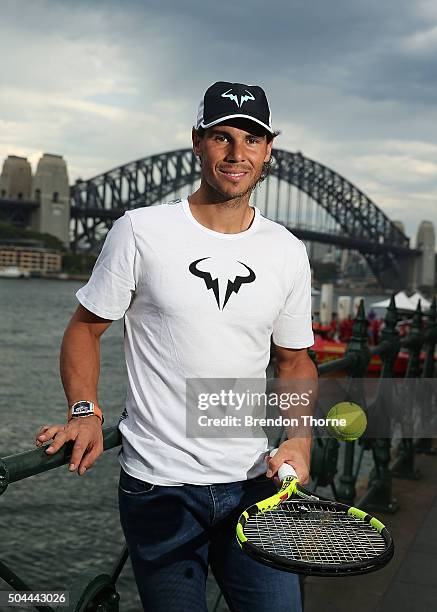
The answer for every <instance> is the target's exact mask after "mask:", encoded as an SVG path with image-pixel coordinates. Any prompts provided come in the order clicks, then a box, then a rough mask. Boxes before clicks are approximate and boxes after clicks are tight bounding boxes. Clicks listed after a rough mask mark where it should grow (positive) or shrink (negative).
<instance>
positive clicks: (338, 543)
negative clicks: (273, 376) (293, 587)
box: [237, 449, 394, 576]
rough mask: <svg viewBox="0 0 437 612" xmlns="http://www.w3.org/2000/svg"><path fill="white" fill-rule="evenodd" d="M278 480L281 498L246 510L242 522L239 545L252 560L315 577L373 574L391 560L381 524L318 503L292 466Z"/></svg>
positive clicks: (347, 508) (342, 508) (341, 507)
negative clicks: (300, 483)
mask: <svg viewBox="0 0 437 612" xmlns="http://www.w3.org/2000/svg"><path fill="white" fill-rule="evenodd" d="M276 451H277V449H275V450H274V451H272V453H271V456H273V454H274V453H275V452H276ZM278 476H279V479H280V481H281V484H282V486H281V489H280V490H279V491H278V493H276V494H275V495H272V496H271V497H268V498H267V499H264V500H263V501H260V502H258V503H256V504H254V505H253V506H250V507H249V508H247V510H245V511H244V512H243V513H242V515H241V516H240V518H239V520H238V524H237V541H238V543H239V544H240V546H241V548H242V549H243V551H244V552H246V553H247V554H248V555H250V556H251V557H253V558H254V559H256V560H257V561H260V562H261V563H264V564H265V565H269V566H271V567H275V568H277V569H280V570H286V571H290V572H294V573H297V574H310V575H314V576H355V575H357V574H364V573H367V572H373V571H376V570H378V569H380V568H382V567H384V566H385V565H386V564H387V563H388V562H389V561H390V559H391V558H392V557H393V552H394V546H393V540H392V537H391V535H390V533H389V532H388V530H387V528H386V527H385V526H384V525H383V524H382V523H381V522H380V521H379V520H378V519H376V518H374V517H372V516H370V514H367V513H366V512H363V510H359V509H358V508H353V507H351V506H347V505H345V504H341V503H338V502H334V501H329V500H321V499H320V498H319V497H316V496H315V495H313V494H312V493H311V492H310V491H307V490H306V489H304V488H302V487H301V486H300V485H299V484H298V478H297V474H296V472H295V471H294V469H293V468H292V466H291V465H289V464H288V463H283V464H282V465H281V467H280V468H279V470H278ZM292 497H294V499H291V498H292Z"/></svg>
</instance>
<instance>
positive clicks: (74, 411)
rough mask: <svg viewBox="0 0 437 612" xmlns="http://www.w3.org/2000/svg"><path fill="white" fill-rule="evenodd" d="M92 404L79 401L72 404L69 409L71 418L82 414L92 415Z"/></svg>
mask: <svg viewBox="0 0 437 612" xmlns="http://www.w3.org/2000/svg"><path fill="white" fill-rule="evenodd" d="M93 413H94V404H93V403H92V402H87V401H80V402H76V403H75V404H73V406H72V407H71V416H82V415H84V414H93Z"/></svg>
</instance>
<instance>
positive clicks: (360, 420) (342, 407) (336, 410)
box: [326, 402, 367, 442]
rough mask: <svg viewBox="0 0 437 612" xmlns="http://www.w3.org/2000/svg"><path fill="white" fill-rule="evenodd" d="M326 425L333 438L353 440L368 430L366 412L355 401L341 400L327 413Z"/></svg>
mask: <svg viewBox="0 0 437 612" xmlns="http://www.w3.org/2000/svg"><path fill="white" fill-rule="evenodd" d="M326 426H327V429H328V432H329V435H330V436H332V437H333V438H336V439H337V440H345V441H347V442H351V441H352V440H356V439H357V438H359V437H360V436H362V435H363V433H364V432H365V431H366V427H367V417H366V413H365V412H364V410H363V409H362V408H361V406H359V405H358V404H355V403H354V402H339V403H338V404H335V406H333V407H332V408H331V409H330V410H329V412H328V414H327V415H326Z"/></svg>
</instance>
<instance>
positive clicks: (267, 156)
mask: <svg viewBox="0 0 437 612" xmlns="http://www.w3.org/2000/svg"><path fill="white" fill-rule="evenodd" d="M274 140H275V136H273V138H272V140H271V141H270V142H268V143H267V153H266V156H265V158H264V162H268V161H270V158H271V156H272V147H273V141H274Z"/></svg>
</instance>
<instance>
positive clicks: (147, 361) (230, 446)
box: [77, 199, 314, 485]
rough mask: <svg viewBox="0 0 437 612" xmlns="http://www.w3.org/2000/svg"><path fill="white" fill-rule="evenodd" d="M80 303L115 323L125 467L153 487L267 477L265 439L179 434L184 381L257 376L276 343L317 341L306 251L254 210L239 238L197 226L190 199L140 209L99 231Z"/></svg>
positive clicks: (183, 427) (299, 345)
mask: <svg viewBox="0 0 437 612" xmlns="http://www.w3.org/2000/svg"><path fill="white" fill-rule="evenodd" d="M77 298H78V300H79V302H80V303H81V304H82V305H83V306H84V307H85V308H86V309H88V310H90V311H91V312H93V313H94V314H96V315H98V316H99V317H102V318H105V319H111V320H116V319H120V318H121V317H123V316H124V323H125V355H126V364H127V373H128V389H127V397H126V406H125V410H124V412H123V414H122V417H121V419H120V422H119V429H120V431H121V433H122V436H123V446H122V450H121V451H120V453H119V462H120V464H121V466H122V467H123V469H124V470H125V471H126V472H127V473H128V474H130V475H131V476H134V477H135V478H139V479H142V480H147V481H149V482H151V483H154V484H158V485H180V484H184V483H191V484H198V485H204V484H214V483H224V482H235V481H241V480H246V479H248V478H253V477H256V476H258V475H259V474H261V473H262V472H264V471H265V469H266V466H265V462H264V459H265V454H266V451H267V440H266V438H245V439H242V438H229V437H226V438H199V437H197V438H190V437H187V435H186V379H187V378H251V379H263V378H265V371H266V368H267V365H268V363H269V356H270V338H271V335H272V334H273V341H274V343H275V344H276V345H278V346H282V347H287V348H304V347H309V346H311V345H312V344H313V343H314V338H313V332H312V326H311V277H310V266H309V262H308V257H307V253H306V249H305V245H304V243H303V242H301V241H300V240H299V239H298V238H296V237H295V236H294V235H293V234H292V233H290V232H289V231H288V230H287V229H285V228H284V227H283V226H282V225H279V224H277V223H274V222H273V221H270V220H268V219H266V218H265V217H263V216H262V215H261V213H260V211H259V210H258V209H256V208H255V217H254V220H253V223H252V225H251V226H250V228H249V229H247V230H246V231H244V232H240V233H237V234H223V233H220V232H216V231H213V230H211V229H208V228H206V227H204V226H203V225H201V224H200V223H199V222H198V221H196V219H195V218H194V217H193V215H192V213H191V210H190V206H189V204H188V200H186V199H185V200H177V201H175V202H170V203H168V204H162V205H159V206H152V207H147V208H138V209H136V210H132V211H128V212H126V213H125V214H124V216H123V217H121V218H120V219H118V220H117V221H116V222H115V223H114V225H113V227H112V229H111V231H110V232H109V233H108V235H107V237H106V240H105V243H104V246H103V249H102V251H101V253H100V256H99V258H98V260H97V262H96V265H95V267H94V270H93V273H92V275H91V278H90V280H89V281H88V283H87V284H86V285H85V286H84V287H82V288H81V289H80V290H79V291H78V292H77Z"/></svg>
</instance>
